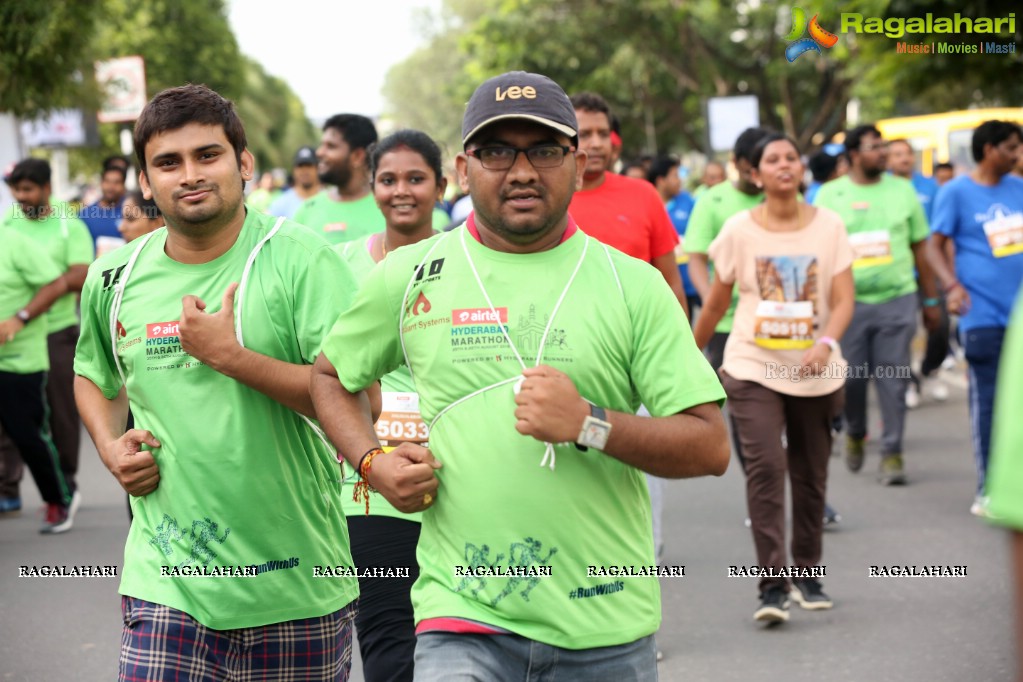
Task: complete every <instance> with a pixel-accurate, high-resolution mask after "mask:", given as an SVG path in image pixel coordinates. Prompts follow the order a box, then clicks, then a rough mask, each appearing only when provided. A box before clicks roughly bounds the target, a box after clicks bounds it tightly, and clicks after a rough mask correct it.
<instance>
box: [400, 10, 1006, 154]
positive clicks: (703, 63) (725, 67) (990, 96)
mask: <svg viewBox="0 0 1023 682" xmlns="http://www.w3.org/2000/svg"><path fill="white" fill-rule="evenodd" d="M799 4H800V6H801V7H802V9H804V10H805V13H806V16H807V18H809V17H812V16H815V15H818V14H819V17H820V25H821V26H823V27H824V28H825V29H827V30H830V31H831V32H834V33H836V34H838V36H839V39H838V41H837V43H836V44H834V45H833V46H832V47H830V48H828V49H824V50H822V51H821V52H822V53H821V54H808V55H806V56H804V57H802V58H799V59H796V60H795V61H794V62H792V63H789V62H788V61H787V59H786V58H785V49H786V47H787V45H788V44H789V43H788V42H786V40H785V37H786V35H787V34H789V33H790V30H791V29H792V27H793V11H794V10H793V9H792V8H791V5H778V4H777V3H768V2H763V1H759V0H745V1H740V2H737V3H718V2H716V1H715V0H478V1H477V2H467V1H466V0H446V1H445V3H444V5H443V7H442V9H441V11H440V13H439V15H438V16H436V17H434V22H433V24H432V25H431V27H430V29H431V30H430V32H429V33H428V34H427V38H428V43H427V45H426V46H425V47H424V48H422V49H421V50H420V51H419V52H417V53H416V54H414V55H413V56H411V57H410V58H409V59H407V60H406V61H404V62H403V63H401V64H399V65H397V66H396V67H394V68H393V69H392V71H391V73H390V74H389V76H388V83H387V87H386V88H385V95H386V96H387V98H388V101H389V103H390V105H391V108H392V112H393V114H394V116H395V118H397V119H398V121H399V122H400V123H402V124H405V125H412V126H419V127H423V128H424V129H425V130H427V131H428V132H430V133H431V134H434V135H436V136H438V137H440V138H442V139H444V140H445V141H447V142H448V143H449V144H450V143H452V142H453V141H457V135H452V131H457V125H458V121H459V120H460V118H461V112H462V107H463V106H464V102H466V101H467V100H468V98H469V95H471V93H472V90H473V88H474V87H475V86H476V85H478V84H479V83H480V82H481V81H482V80H484V79H485V78H487V77H490V76H492V75H496V74H498V73H501V72H503V71H508V70H513V69H523V70H527V71H536V72H539V73H544V74H546V75H548V76H550V77H551V78H553V79H554V80H556V81H558V83H560V84H561V85H562V87H564V88H565V90H566V91H567V92H568V93H569V94H572V93H573V92H579V91H583V90H590V91H595V92H598V93H600V94H602V95H603V96H604V97H605V98H606V99H607V100H608V102H609V103H610V104H611V107H612V110H613V111H615V113H616V114H617V115H618V116H619V118H620V119H621V121H622V126H623V138H624V140H625V147H626V149H627V150H637V151H638V150H644V151H648V152H656V151H678V150H683V149H685V150H704V149H706V146H707V144H706V140H707V130H706V115H705V105H706V100H707V98H708V97H714V96H728V95H756V96H757V97H758V100H759V104H760V118H761V122H762V124H763V125H767V126H770V127H773V128H776V129H778V130H782V131H784V132H786V133H787V134H789V135H791V136H793V137H794V138H795V139H796V140H797V141H798V142H799V143H800V145H801V147H802V148H804V149H807V150H809V149H810V148H812V147H815V146H817V145H819V144H821V143H822V142H823V141H824V140H825V139H826V138H829V137H830V136H831V135H832V134H834V133H835V132H837V131H839V130H841V129H842V128H843V127H844V126H845V125H846V108H847V105H848V103H849V101H850V100H851V99H853V98H856V99H858V100H859V101H860V102H861V113H862V117H865V118H881V117H886V116H893V115H899V114H902V113H904V112H912V113H921V112H930V111H944V110H948V109H958V108H967V107H969V106H976V105H994V104H1013V103H1019V102H1020V101H1021V100H1023V81H1021V80H1020V79H1019V78H1018V77H1016V75H1014V74H1018V73H1019V72H1020V66H1021V63H1020V59H1021V57H1020V55H1019V54H1018V53H1017V54H1015V55H999V56H997V57H995V56H991V55H965V56H964V55H907V54H899V53H897V52H896V49H895V46H896V41H895V40H893V39H891V38H889V37H886V36H884V35H877V34H869V35H868V34H859V35H857V34H853V33H839V29H840V23H841V22H840V12H838V11H836V10H835V9H834V7H833V5H832V4H831V3H824V2H820V1H815V2H801V3H799ZM999 7H1000V5H999V4H998V3H994V2H969V3H968V2H962V1H955V0H938V1H934V0H851V1H850V2H849V3H847V4H846V6H844V7H843V9H842V11H844V12H861V13H863V14H864V15H865V16H877V17H900V16H901V17H910V16H924V15H925V14H926V13H927V12H931V13H932V14H934V15H935V16H952V15H953V14H954V13H955V12H960V13H961V14H962V15H963V16H970V17H979V16H992V17H993V16H1000V14H999V12H1000V11H1001V10H999V9H998V8H999ZM1018 23H1019V25H1020V26H1021V27H1023V20H1021V21H1020V22H1018ZM996 38H997V39H999V40H1003V41H1004V40H1009V39H1015V40H1016V42H1017V43H1018V42H1019V40H1020V31H1019V30H1017V33H1016V35H1015V36H1008V35H1002V36H998V37H996ZM907 39H908V38H907ZM948 39H950V40H954V39H956V37H955V36H951V37H948ZM974 40H976V39H975V38H974ZM452 117H454V120H451V118H452Z"/></svg>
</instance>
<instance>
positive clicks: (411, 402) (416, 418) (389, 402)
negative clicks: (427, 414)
mask: <svg viewBox="0 0 1023 682" xmlns="http://www.w3.org/2000/svg"><path fill="white" fill-rule="evenodd" d="M376 432H377V438H379V439H380V443H381V444H382V445H385V446H387V445H390V446H395V445H397V444H398V443H404V442H409V443H420V444H422V443H425V442H426V441H427V440H429V435H430V434H429V428H428V427H427V425H426V422H424V421H423V417H422V415H420V414H419V394H418V393H397V392H394V391H384V393H383V409H382V410H381V412H380V418H379V419H377V423H376Z"/></svg>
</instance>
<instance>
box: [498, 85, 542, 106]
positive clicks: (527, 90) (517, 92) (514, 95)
mask: <svg viewBox="0 0 1023 682" xmlns="http://www.w3.org/2000/svg"><path fill="white" fill-rule="evenodd" d="M523 97H525V98H526V99H536V90H534V89H533V86H532V85H527V86H526V87H524V88H520V87H519V86H517V85H513V86H511V87H510V88H507V89H506V90H505V91H504V92H501V88H500V86H498V88H497V90H496V91H495V92H494V101H495V102H503V101H504V100H505V99H522V98H523Z"/></svg>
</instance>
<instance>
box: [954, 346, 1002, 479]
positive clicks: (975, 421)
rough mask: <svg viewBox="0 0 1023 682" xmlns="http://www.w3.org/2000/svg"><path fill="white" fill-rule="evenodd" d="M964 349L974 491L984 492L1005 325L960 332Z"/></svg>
mask: <svg viewBox="0 0 1023 682" xmlns="http://www.w3.org/2000/svg"><path fill="white" fill-rule="evenodd" d="M963 336H964V337H965V338H964V342H963V350H964V351H966V361H967V362H968V363H970V431H971V433H972V436H973V457H974V460H975V461H976V464H977V494H978V495H982V494H984V486H985V484H986V481H987V464H988V454H989V453H990V451H991V415H992V413H993V412H994V404H995V383H996V382H997V380H998V361H999V358H1001V356H1002V341H1003V340H1004V339H1005V327H981V328H979V329H971V330H970V331H968V332H964V333H963Z"/></svg>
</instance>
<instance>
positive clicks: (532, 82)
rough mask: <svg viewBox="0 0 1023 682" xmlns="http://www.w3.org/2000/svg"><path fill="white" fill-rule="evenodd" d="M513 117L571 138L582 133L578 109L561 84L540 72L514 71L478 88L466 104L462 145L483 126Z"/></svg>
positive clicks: (496, 77)
mask: <svg viewBox="0 0 1023 682" xmlns="http://www.w3.org/2000/svg"><path fill="white" fill-rule="evenodd" d="M511 119H520V120H527V121H533V122H534V123H539V124H540V125H544V126H547V127H548V128H553V129H554V130H556V131H558V132H559V133H562V134H564V135H567V136H568V137H571V138H575V137H577V136H578V134H579V133H578V129H579V124H578V123H577V122H576V118H575V108H574V107H573V106H572V102H571V100H569V99H568V95H566V94H565V91H564V90H562V89H561V86H560V85H558V84H557V83H555V82H554V81H552V80H551V79H550V78H548V77H547V76H541V75H540V74H537V73H527V72H525V71H511V72H509V73H504V74H501V75H500V76H495V77H494V78H491V79H490V80H488V81H486V82H485V83H483V85H481V86H479V87H478V88H476V92H474V93H473V94H472V98H471V99H470V100H469V103H468V104H467V105H466V106H465V116H464V117H463V118H462V144H463V145H464V144H467V143H468V142H469V139H470V138H471V137H472V136H473V135H475V134H476V133H478V132H479V131H480V130H481V129H482V128H483V127H484V126H487V125H489V124H491V123H494V122H496V121H504V120H511Z"/></svg>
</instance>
